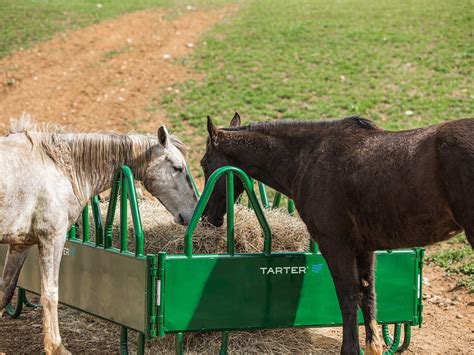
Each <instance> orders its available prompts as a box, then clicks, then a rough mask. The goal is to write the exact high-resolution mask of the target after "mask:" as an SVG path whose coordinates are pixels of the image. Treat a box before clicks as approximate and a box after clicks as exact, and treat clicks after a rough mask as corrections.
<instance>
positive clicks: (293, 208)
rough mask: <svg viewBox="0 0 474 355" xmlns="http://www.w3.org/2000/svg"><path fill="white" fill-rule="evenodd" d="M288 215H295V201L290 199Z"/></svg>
mask: <svg viewBox="0 0 474 355" xmlns="http://www.w3.org/2000/svg"><path fill="white" fill-rule="evenodd" d="M288 213H289V214H290V215H292V216H293V215H294V214H295V203H294V202H293V200H290V199H289V198H288Z"/></svg>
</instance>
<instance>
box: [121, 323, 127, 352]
mask: <svg viewBox="0 0 474 355" xmlns="http://www.w3.org/2000/svg"><path fill="white" fill-rule="evenodd" d="M120 354H121V355H128V328H127V327H124V326H122V328H121V329H120Z"/></svg>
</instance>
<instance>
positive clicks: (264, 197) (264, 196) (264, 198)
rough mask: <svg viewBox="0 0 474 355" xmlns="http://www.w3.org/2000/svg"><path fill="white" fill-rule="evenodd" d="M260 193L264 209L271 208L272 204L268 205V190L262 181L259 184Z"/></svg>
mask: <svg viewBox="0 0 474 355" xmlns="http://www.w3.org/2000/svg"><path fill="white" fill-rule="evenodd" d="M258 191H259V192H260V200H261V201H262V205H263V208H265V209H268V208H270V204H269V203H268V196H267V190H266V189H265V185H264V184H263V183H262V182H260V181H259V182H258Z"/></svg>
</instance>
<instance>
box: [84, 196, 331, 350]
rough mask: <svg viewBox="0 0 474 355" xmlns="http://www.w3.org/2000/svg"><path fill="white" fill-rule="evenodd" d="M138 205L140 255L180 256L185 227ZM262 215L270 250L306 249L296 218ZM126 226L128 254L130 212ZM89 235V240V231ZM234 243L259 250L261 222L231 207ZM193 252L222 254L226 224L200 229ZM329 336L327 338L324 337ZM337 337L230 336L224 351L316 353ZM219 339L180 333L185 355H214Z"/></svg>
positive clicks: (164, 342)
mask: <svg viewBox="0 0 474 355" xmlns="http://www.w3.org/2000/svg"><path fill="white" fill-rule="evenodd" d="M117 205H119V204H117ZM139 207H140V213H141V217H142V223H143V230H144V233H145V252H146V253H158V252H160V251H164V252H167V253H170V254H179V253H183V246H184V232H185V230H186V228H185V227H183V226H179V225H177V224H175V223H173V218H172V216H171V215H170V214H169V213H168V212H167V211H166V210H165V209H164V207H163V206H162V205H161V204H160V203H158V202H155V201H151V200H149V199H145V198H143V199H140V200H139ZM106 209H107V204H105V203H103V204H101V211H102V214H103V219H104V220H105V213H106ZM265 216H266V218H267V221H268V223H269V225H270V228H271V230H272V236H273V238H272V241H273V243H272V251H306V250H308V249H309V234H308V232H307V229H306V226H305V225H304V223H303V222H302V221H301V220H300V219H299V218H295V217H291V216H290V215H289V214H288V213H287V212H286V210H283V209H281V210H278V209H277V210H271V211H265ZM115 220H116V221H115V222H116V223H115V224H114V236H118V235H119V230H118V228H119V225H118V221H119V212H118V210H117V212H116V218H115ZM91 221H92V219H91ZM91 225H92V223H91ZM128 225H129V236H130V237H129V238H130V241H129V243H130V250H134V244H135V243H134V240H133V239H134V238H133V227H132V220H131V217H130V213H129V222H128ZM79 228H80V227H79ZM91 229H92V228H91ZM91 236H92V238H91V239H92V240H93V231H92V230H91ZM117 239H118V238H117ZM235 242H236V252H240V253H252V252H261V251H262V250H263V233H262V229H261V227H260V224H259V222H258V220H257V218H256V216H255V213H254V212H253V211H252V210H249V209H248V208H246V207H244V206H236V209H235ZM114 246H116V247H118V241H117V240H114ZM193 252H194V253H195V254H208V253H211V254H216V253H225V252H226V228H225V225H224V226H222V227H221V228H214V227H209V226H207V227H204V226H202V225H199V226H198V227H197V229H196V231H195V233H194V237H193ZM328 334H330V335H331V336H328ZM334 334H336V337H334ZM337 334H338V331H337V330H329V329H328V330H319V329H318V330H316V329H276V330H259V331H243V332H231V333H230V339H229V351H230V352H233V353H259V354H261V353H305V352H306V353H307V352H309V351H312V352H314V351H318V350H319V351H324V352H325V353H327V348H328V347H327V346H328V345H329V348H332V349H338V348H339V345H338V344H339V341H338V339H337ZM220 341H221V339H220V334H219V333H189V334H185V337H184V349H185V351H186V352H192V353H203V352H204V353H218V352H219V348H220ZM133 344H134V341H133V338H130V345H131V348H132V347H133ZM325 346H326V347H325ZM174 349H175V340H174V336H172V335H167V336H166V337H165V338H164V339H163V338H157V339H155V340H152V341H150V342H147V348H146V351H147V353H158V352H160V353H164V352H166V353H168V352H173V351H174Z"/></svg>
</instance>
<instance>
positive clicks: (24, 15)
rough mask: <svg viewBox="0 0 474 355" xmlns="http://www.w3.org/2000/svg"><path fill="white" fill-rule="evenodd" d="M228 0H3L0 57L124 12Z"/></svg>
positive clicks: (0, 8) (0, 14) (206, 4)
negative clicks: (63, 32)
mask: <svg viewBox="0 0 474 355" xmlns="http://www.w3.org/2000/svg"><path fill="white" fill-rule="evenodd" d="M224 2H225V0H188V1H184V0H98V1H94V0H72V1H71V0H18V1H17V0H0V58H1V57H3V56H5V55H6V54H7V53H9V52H10V51H12V50H18V49H20V48H26V47H28V46H30V45H31V44H34V43H36V42H38V41H42V40H45V39H48V38H50V37H51V36H52V35H53V34H54V33H56V32H60V31H64V30H69V29H76V28H80V27H85V26H88V25H91V24H93V23H97V22H100V21H103V20H106V19H109V18H113V17H116V16H119V15H122V14H124V13H128V12H132V11H138V10H143V9H148V8H153V7H171V6H173V7H174V8H179V7H183V6H188V5H189V6H192V5H198V6H200V7H205V6H214V5H218V4H222V3H224Z"/></svg>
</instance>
